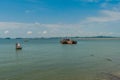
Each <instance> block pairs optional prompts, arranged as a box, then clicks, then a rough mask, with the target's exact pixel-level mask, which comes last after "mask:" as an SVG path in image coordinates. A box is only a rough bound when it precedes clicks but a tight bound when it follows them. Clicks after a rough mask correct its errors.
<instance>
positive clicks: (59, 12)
mask: <svg viewBox="0 0 120 80" xmlns="http://www.w3.org/2000/svg"><path fill="white" fill-rule="evenodd" d="M66 36H67V37H73V36H78V37H84V36H85V37H86V36H116V37H120V0H0V37H2V38H5V37H11V38H16V37H22V38H31V37H32V38H36V37H66Z"/></svg>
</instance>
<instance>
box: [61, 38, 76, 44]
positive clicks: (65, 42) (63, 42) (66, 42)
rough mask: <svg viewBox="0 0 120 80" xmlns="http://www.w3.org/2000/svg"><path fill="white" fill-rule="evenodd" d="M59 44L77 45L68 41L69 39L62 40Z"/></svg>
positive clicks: (72, 41)
mask: <svg viewBox="0 0 120 80" xmlns="http://www.w3.org/2000/svg"><path fill="white" fill-rule="evenodd" d="M60 43H61V44H77V41H74V40H70V39H63V40H61V41H60Z"/></svg>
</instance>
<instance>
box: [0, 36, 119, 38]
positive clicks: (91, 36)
mask: <svg viewBox="0 0 120 80" xmlns="http://www.w3.org/2000/svg"><path fill="white" fill-rule="evenodd" d="M59 38H60V39H61V38H78V39H79V38H80V39H82V38H83V39H85V38H86V39H91V38H92V39H94V38H120V37H114V36H91V37H49V38H46V37H38V38H21V37H18V38H10V37H6V38H0V39H59Z"/></svg>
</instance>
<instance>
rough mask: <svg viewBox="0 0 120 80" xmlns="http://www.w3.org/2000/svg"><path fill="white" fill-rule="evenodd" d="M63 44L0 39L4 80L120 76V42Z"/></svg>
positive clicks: (0, 79)
mask: <svg viewBox="0 0 120 80" xmlns="http://www.w3.org/2000/svg"><path fill="white" fill-rule="evenodd" d="M59 41H60V39H30V40H29V41H28V42H24V41H23V40H22V39H0V80H107V79H104V77H103V76H101V74H102V73H113V74H120V40H114V39H113V40H104V39H103V40H77V41H78V44H76V45H63V44H60V43H59ZM16 42H20V43H21V44H22V47H23V49H22V50H16V49H15V43H16ZM106 76H107V75H106ZM108 77H109V76H108ZM108 80H110V79H108Z"/></svg>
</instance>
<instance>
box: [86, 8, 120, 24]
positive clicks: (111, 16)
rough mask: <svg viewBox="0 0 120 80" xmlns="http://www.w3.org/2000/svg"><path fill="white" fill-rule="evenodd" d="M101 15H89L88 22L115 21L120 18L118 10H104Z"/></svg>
mask: <svg viewBox="0 0 120 80" xmlns="http://www.w3.org/2000/svg"><path fill="white" fill-rule="evenodd" d="M100 12H101V16H98V17H88V18H87V19H86V20H85V21H86V22H89V23H91V22H99V23H101V22H111V21H112V22H113V21H119V20H120V12H118V11H109V10H102V11H100Z"/></svg>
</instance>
